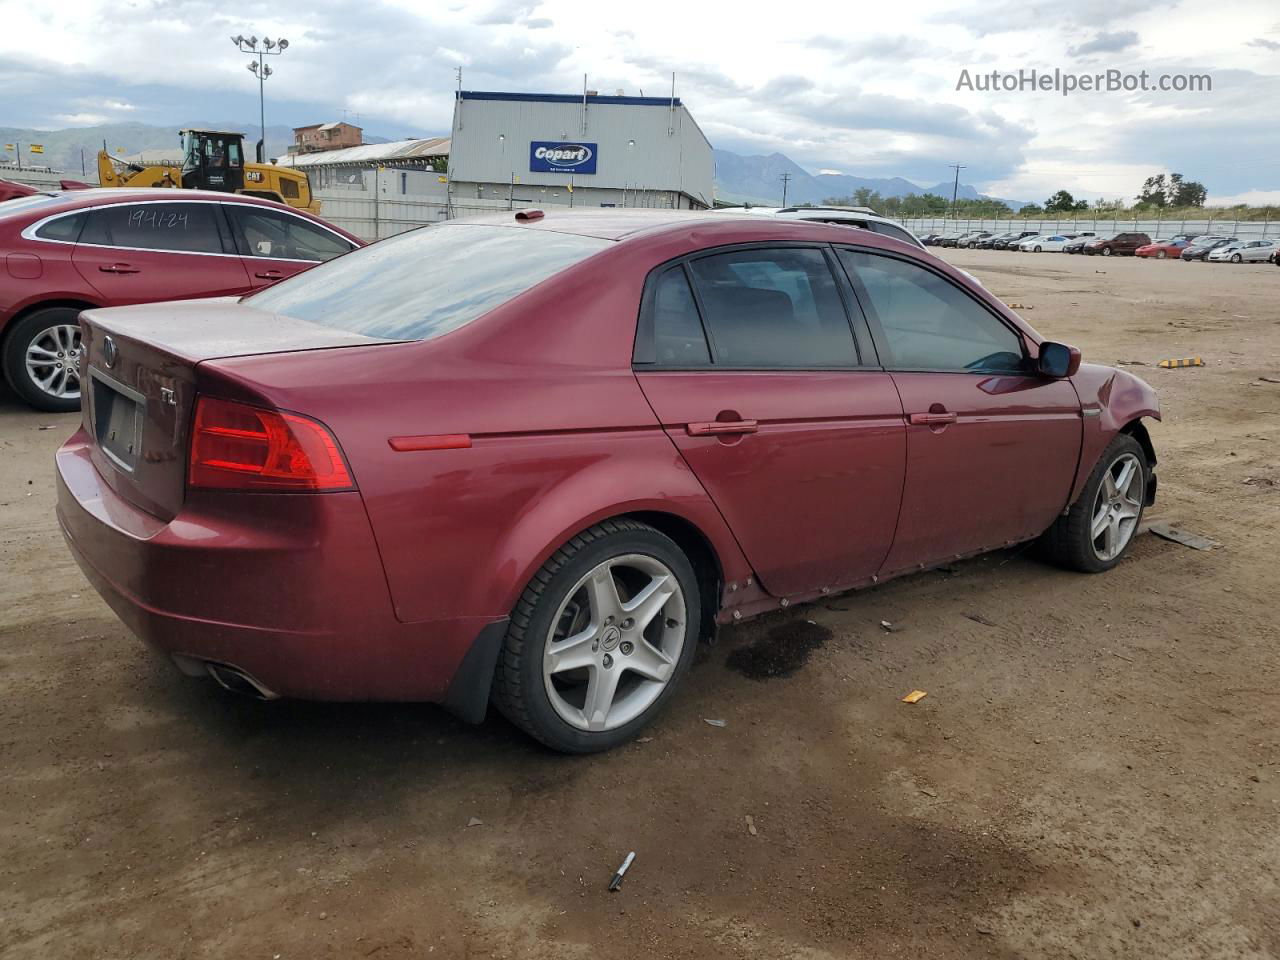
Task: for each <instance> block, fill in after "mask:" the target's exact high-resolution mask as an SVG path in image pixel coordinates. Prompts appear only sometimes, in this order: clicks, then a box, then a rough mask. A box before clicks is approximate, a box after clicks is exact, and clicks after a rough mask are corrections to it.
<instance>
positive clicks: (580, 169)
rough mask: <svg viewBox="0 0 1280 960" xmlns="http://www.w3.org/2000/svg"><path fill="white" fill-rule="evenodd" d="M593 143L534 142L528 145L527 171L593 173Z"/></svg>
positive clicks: (595, 148)
mask: <svg viewBox="0 0 1280 960" xmlns="http://www.w3.org/2000/svg"><path fill="white" fill-rule="evenodd" d="M598 153H599V150H598V148H597V147H596V145H595V144H594V143H557V142H554V141H548V140H534V141H533V142H532V143H530V144H529V170H530V171H531V172H533V173H595V172H596V156H597V154H598Z"/></svg>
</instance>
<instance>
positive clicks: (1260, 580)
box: [0, 251, 1280, 960]
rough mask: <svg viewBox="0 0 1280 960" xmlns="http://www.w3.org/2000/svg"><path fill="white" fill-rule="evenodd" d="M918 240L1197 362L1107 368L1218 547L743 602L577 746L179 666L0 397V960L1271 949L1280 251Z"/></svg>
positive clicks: (36, 430) (1275, 893)
mask: <svg viewBox="0 0 1280 960" xmlns="http://www.w3.org/2000/svg"><path fill="white" fill-rule="evenodd" d="M947 256H948V257H950V258H951V259H953V260H954V261H955V262H957V263H958V264H960V265H962V266H964V267H965V268H967V269H969V270H970V271H972V272H973V273H975V274H976V275H978V276H979V277H980V278H981V279H982V280H983V281H984V282H985V283H986V284H987V285H988V287H990V288H991V289H992V290H994V291H995V292H996V293H997V294H999V295H1000V296H1002V297H1003V298H1004V299H1006V300H1007V301H1009V302H1013V303H1021V304H1024V305H1025V306H1026V308H1027V310H1026V312H1025V316H1027V318H1028V319H1029V320H1031V321H1032V323H1033V324H1035V326H1036V327H1037V328H1038V329H1039V330H1040V331H1041V332H1042V333H1044V334H1046V335H1050V336H1052V337H1054V338H1055V339H1060V340H1065V341H1066V342H1069V343H1074V344H1077V345H1079V346H1080V347H1081V348H1082V349H1083V351H1084V354H1085V358H1086V359H1087V360H1096V361H1101V362H1106V363H1113V362H1116V361H1118V360H1140V361H1143V362H1144V363H1147V364H1153V363H1154V362H1155V361H1158V360H1160V359H1162V358H1165V357H1179V356H1192V355H1195V354H1200V355H1202V356H1203V357H1204V358H1205V361H1206V362H1207V364H1208V366H1206V367H1204V368H1201V369H1186V370H1174V371H1163V370H1158V369H1155V368H1154V367H1153V366H1147V367H1137V368H1134V369H1136V371H1137V372H1138V373H1139V374H1140V375H1143V376H1145V377H1146V378H1147V379H1149V380H1150V381H1151V382H1152V383H1153V384H1154V385H1155V386H1156V387H1157V388H1158V389H1159V391H1160V393H1161V397H1162V400H1163V404H1164V410H1165V421H1164V424H1163V425H1155V426H1153V428H1152V434H1153V437H1154V440H1155V444H1156V447H1157V450H1158V451H1159V453H1160V456H1161V464H1160V478H1161V484H1160V502H1159V503H1158V504H1157V506H1156V508H1155V510H1154V511H1153V512H1152V513H1151V514H1149V517H1150V518H1152V519H1155V518H1158V519H1162V520H1167V521H1173V522H1176V523H1178V524H1183V525H1185V526H1186V527H1187V528H1188V529H1190V530H1194V531H1195V532H1198V533H1201V534H1204V535H1206V536H1209V537H1212V538H1214V539H1215V540H1218V541H1220V542H1221V543H1222V544H1223V546H1222V548H1221V549H1217V550H1213V551H1211V552H1198V551H1195V550H1191V549H1188V548H1186V547H1183V546H1179V545H1176V544H1173V543H1169V542H1166V541H1163V540H1159V539H1157V538H1156V537H1154V536H1152V535H1144V536H1142V537H1141V538H1140V539H1139V540H1138V541H1137V542H1136V543H1135V546H1134V548H1133V550H1132V552H1131V554H1130V556H1129V558H1128V559H1127V560H1126V562H1124V563H1123V564H1122V565H1121V566H1120V567H1119V568H1118V569H1116V570H1115V571H1113V572H1112V573H1110V574H1106V575H1102V576H1097V577H1088V576H1084V575H1079V574H1070V573H1065V572H1061V571H1058V570H1054V569H1051V568H1049V567H1046V566H1044V565H1042V564H1040V563H1039V562H1038V561H1036V560H1035V559H1033V558H1032V557H1031V555H1030V554H1029V553H1027V552H1025V551H1023V552H1017V551H1010V552H1005V553H1000V554H995V555H992V556H989V557H986V558H983V559H980V560H976V561H972V562H969V563H965V564H961V565H959V566H957V567H956V568H955V569H954V570H953V571H951V572H935V573H930V574H925V575H921V576H918V577H914V578H908V579H905V580H901V581H898V582H894V583H891V584H888V585H886V586H884V587H881V588H879V589H876V590H873V591H868V592H864V593H860V594H852V595H845V596H841V597H838V598H835V599H833V600H831V601H830V602H828V603H826V604H823V605H814V606H808V607H801V608H797V609H792V610H790V611H786V612H783V613H779V614H776V615H773V616H771V617H767V618H764V619H763V620H760V621H757V622H753V623H751V624H749V625H745V626H742V627H739V628H737V629H734V630H728V631H726V632H725V633H724V634H723V635H722V637H721V640H720V643H719V644H718V645H717V646H715V647H712V648H709V649H708V650H707V651H706V656H705V657H704V658H703V660H702V662H701V663H700V664H699V665H698V666H697V667H696V668H695V670H694V671H693V673H692V674H691V675H690V678H689V682H688V684H687V686H686V687H685V689H684V690H683V691H682V695H681V696H680V697H679V698H677V702H676V704H675V708H674V709H673V710H672V711H671V712H670V713H668V714H667V716H665V717H664V718H663V719H662V720H661V722H659V723H658V724H657V725H656V726H655V727H654V728H653V729H652V730H650V731H649V736H648V737H646V738H645V740H644V741H643V742H640V743H636V744H633V745H631V746H628V747H626V748H623V749H621V750H618V751H616V752H614V753H612V754H609V755H605V756H598V757H592V758H585V759H582V758H579V759H572V758H565V757H561V756H556V755H553V754H550V753H547V752H546V751H544V750H542V749H540V748H538V747H537V746H535V745H534V744H532V743H531V742H530V741H528V740H526V739H525V738H524V737H522V736H520V735H518V734H517V733H516V732H515V731H514V730H513V729H512V728H511V727H510V726H508V725H507V724H506V723H505V722H504V721H502V720H501V719H498V718H491V719H490V720H489V721H488V722H487V723H485V724H484V725H483V726H481V727H479V728H472V727H467V726H465V725H463V724H460V723H458V722H456V721H454V720H453V719H451V718H450V717H449V716H447V715H446V714H444V713H443V712H441V711H439V710H436V709H434V708H429V707H422V706H415V705H394V706H372V705H371V706H359V705H356V706H352V705H335V706H328V705H315V704H299V703H276V704H269V705H264V704H257V703H254V702H250V701H244V700H238V699H234V698H231V697H229V696H228V695H226V694H223V693H221V692H220V691H218V690H216V689H215V688H214V686H213V684H212V683H207V682H200V681H196V680H191V679H188V678H185V677H182V676H180V675H179V674H178V673H177V672H176V671H175V670H174V669H173V668H172V667H171V666H169V665H168V664H167V663H165V662H161V661H160V660H158V659H157V658H156V657H154V656H153V655H151V654H149V653H148V652H147V651H146V650H144V649H143V647H142V646H141V645H140V644H139V643H138V642H137V641H136V640H134V639H133V638H132V637H131V636H129V635H128V634H127V632H126V631H125V630H124V628H123V627H122V626H121V625H120V624H119V623H118V622H117V621H116V619H115V618H114V616H112V615H111V613H110V612H109V611H108V609H107V607H106V606H105V605H104V604H103V603H102V602H101V601H100V600H99V599H98V597H97V595H96V594H95V593H94V592H93V591H92V590H91V589H90V588H89V587H88V585H87V584H86V583H85V582H84V580H83V579H82V578H81V576H80V574H79V572H78V570H77V569H76V567H75V565H74V564H73V562H72V561H71V559H70V557H69V556H68V553H67V551H66V549H65V547H64V545H63V543H62V540H61V537H60V535H59V533H58V532H57V528H56V524H55V521H54V517H53V501H54V495H53V485H52V482H51V470H52V464H51V458H52V454H53V451H54V449H55V448H56V447H57V445H58V444H59V443H60V442H61V440H62V439H63V438H64V437H65V436H66V435H67V434H68V433H70V431H71V430H72V429H73V424H74V422H75V421H76V419H77V418H76V417H74V416H50V415H47V414H38V413H35V412H33V411H31V410H29V409H26V408H24V407H21V406H19V405H18V403H17V402H16V401H15V400H14V399H13V398H12V397H11V396H10V395H8V394H7V393H6V394H4V395H2V396H0V570H2V571H3V573H2V574H0V611H2V613H0V721H2V724H3V725H2V732H0V770H2V771H3V777H2V778H0V810H3V811H4V812H5V814H6V815H5V816H4V817H3V820H2V825H0V954H3V955H4V956H5V957H6V958H12V960H19V958H41V960H48V958H51V957H72V956H74V957H86V958H89V957H113V958H114V957H120V958H124V957H144V956H146V957H224V956H235V957H262V958H268V960H270V958H273V957H280V958H282V960H284V958H319V957H342V958H348V957H361V956H371V957H376V958H378V960H391V958H398V957H415V958H422V957H426V956H429V955H430V956H442V957H493V958H499V957H580V956H581V957H587V956H590V957H593V958H602V957H637V956H645V957H767V958H771V960H773V958H805V960H825V958H836V957H840V958H847V957H869V958H870V957H875V958H883V957H886V956H890V957H891V956H921V957H924V956H928V957H955V958H971V957H1081V958H1098V957H1112V956H1135V957H1136V956H1142V957H1161V958H1166V960H1167V958H1205V957H1215V958H1216V957H1276V956H1280V828H1278V824H1280V731H1278V730H1277V722H1276V721H1277V718H1278V717H1280V695H1278V694H1277V691H1278V690H1280V644H1278V641H1280V628H1277V613H1278V601H1277V585H1278V583H1280V576H1278V575H1277V569H1280V566H1278V564H1277V541H1278V539H1280V522H1278V521H1280V488H1278V487H1276V486H1272V485H1268V484H1266V483H1248V482H1246V481H1247V480H1249V479H1251V478H1253V479H1256V478H1264V479H1271V480H1275V481H1277V482H1280V455H1278V454H1277V450H1278V449H1280V384H1275V383H1266V382H1259V381H1258V378H1259V377H1260V376H1263V375H1266V376H1272V377H1274V376H1277V375H1280V323H1278V321H1280V307H1278V305H1280V270H1278V269H1276V268H1275V267H1271V266H1266V265H1253V266H1230V265H1208V264H1186V263H1181V262H1141V261H1135V260H1133V259H1128V258H1126V259H1121V258H1111V259H1102V258H1098V257H1095V258H1083V257H1068V256H1065V255H1060V254H1040V255H1034V254H1009V253H1001V252H987V251H958V252H956V251H947ZM971 616H972V617H980V618H982V620H981V621H979V620H975V619H972V618H971ZM882 620H886V621H890V622H891V623H893V624H895V625H899V626H900V627H901V629H900V630H898V631H897V632H892V633H891V632H888V631H886V630H883V629H882V628H881V627H880V621H882ZM982 621H985V622H982ZM764 645H769V646H764ZM766 654H767V655H766ZM761 673H764V674H765V675H766V678H765V679H759V678H758V677H759V675H760V674H761ZM774 673H781V674H783V675H781V676H769V675H771V674H774ZM913 688H919V689H922V690H927V691H928V696H927V697H926V698H925V699H924V700H923V701H921V702H920V703H917V704H915V705H914V706H909V705H906V704H903V703H901V702H899V698H900V697H902V696H903V695H904V694H906V693H907V692H908V691H910V690H912V689H913ZM707 718H710V719H718V720H719V719H722V720H725V721H726V722H727V723H726V725H725V726H724V727H716V726H712V725H710V724H707V723H704V722H703V721H704V719H707ZM748 817H750V818H751V822H752V823H753V825H754V828H755V833H754V834H753V833H752V832H751V831H750V830H749V829H748V825H747V818H748ZM473 820H479V821H482V822H480V823H478V824H475V825H472V826H468V824H469V823H471V822H472V821H473ZM629 850H635V851H636V860H635V864H634V866H633V867H632V869H631V872H630V873H629V874H628V876H627V880H626V883H625V885H624V887H623V889H622V891H621V892H620V893H617V894H609V893H607V892H605V885H606V884H607V882H608V880H609V876H610V874H611V873H612V872H613V870H614V869H615V868H616V867H617V865H618V863H619V862H620V861H621V860H622V858H623V856H624V855H625V854H626V853H627V851H629Z"/></svg>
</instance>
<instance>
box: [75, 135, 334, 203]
mask: <svg viewBox="0 0 1280 960" xmlns="http://www.w3.org/2000/svg"><path fill="white" fill-rule="evenodd" d="M179 136H180V137H181V138H182V165H181V166H180V167H179V166H176V165H174V164H172V163H155V164H143V163H130V162H127V161H124V160H119V159H117V158H115V157H113V156H111V154H109V153H107V151H106V150H99V151H98V182H99V183H100V184H102V186H104V187H185V188H186V189H189V190H218V191H221V192H223V193H246V194H249V195H250V196H254V197H265V198H266V199H268V200H277V201H279V202H281V203H287V204H288V205H289V206H291V207H297V208H298V209H300V210H307V211H309V212H311V213H319V212H320V201H319V200H316V199H315V198H313V197H312V195H311V182H310V181H309V180H308V179H307V175H306V174H305V173H303V172H301V171H299V170H293V169H290V168H289V167H278V166H276V165H275V164H273V163H246V162H245V159H244V134H242V133H227V132H225V131H219V130H183V131H182V132H181V134H179Z"/></svg>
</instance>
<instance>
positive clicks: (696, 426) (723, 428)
mask: <svg viewBox="0 0 1280 960" xmlns="http://www.w3.org/2000/svg"><path fill="white" fill-rule="evenodd" d="M684 429H685V432H686V433H687V434H689V436H691V437H719V436H724V435H725V434H729V433H755V432H756V431H757V430H759V429H760V425H759V424H758V423H757V422H756V421H755V420H711V421H708V422H705V423H689V424H686V425H685V428H684Z"/></svg>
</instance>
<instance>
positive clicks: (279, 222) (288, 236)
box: [227, 204, 352, 263]
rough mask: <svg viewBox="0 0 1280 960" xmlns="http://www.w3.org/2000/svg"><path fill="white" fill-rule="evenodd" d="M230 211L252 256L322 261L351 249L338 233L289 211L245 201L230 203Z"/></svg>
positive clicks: (247, 251)
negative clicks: (283, 211)
mask: <svg viewBox="0 0 1280 960" xmlns="http://www.w3.org/2000/svg"><path fill="white" fill-rule="evenodd" d="M227 212H228V213H230V214H231V222H232V223H233V224H235V228H236V230H237V231H238V232H239V234H240V237H241V239H242V240H243V248H244V250H245V252H246V253H247V254H248V255H249V256H251V257H270V258H272V259H275V260H311V261H314V262H316V263H322V262H324V261H325V260H332V259H333V258H334V257H337V256H340V255H341V254H344V253H347V252H349V251H350V250H351V248H352V244H351V243H350V242H348V241H347V240H344V239H343V238H342V237H340V236H338V235H337V234H335V233H331V232H330V231H328V230H325V229H324V228H323V227H319V226H317V225H315V224H313V223H310V222H308V221H306V220H303V219H302V218H301V217H295V216H293V215H292V214H289V213H281V212H280V211H278V210H272V209H270V208H268V207H250V206H247V205H245V204H228V205H227Z"/></svg>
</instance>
